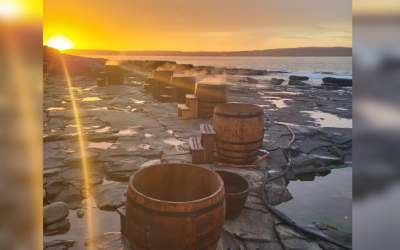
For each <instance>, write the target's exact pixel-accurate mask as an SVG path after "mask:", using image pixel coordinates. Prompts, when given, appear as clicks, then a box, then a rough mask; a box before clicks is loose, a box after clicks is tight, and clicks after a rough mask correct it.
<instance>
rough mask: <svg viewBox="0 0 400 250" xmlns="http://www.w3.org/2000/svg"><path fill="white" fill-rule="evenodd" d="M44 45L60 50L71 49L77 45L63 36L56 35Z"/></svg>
mask: <svg viewBox="0 0 400 250" xmlns="http://www.w3.org/2000/svg"><path fill="white" fill-rule="evenodd" d="M44 44H45V45H47V46H49V47H53V48H56V49H58V50H64V49H71V48H73V47H74V45H75V44H74V42H72V41H71V40H70V39H69V38H67V37H65V36H63V35H54V36H52V37H50V38H49V39H48V40H47V41H46V42H45V43H44Z"/></svg>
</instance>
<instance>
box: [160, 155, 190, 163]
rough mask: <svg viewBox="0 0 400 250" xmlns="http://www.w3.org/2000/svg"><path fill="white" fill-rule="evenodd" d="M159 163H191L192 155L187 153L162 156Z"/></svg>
mask: <svg viewBox="0 0 400 250" xmlns="http://www.w3.org/2000/svg"><path fill="white" fill-rule="evenodd" d="M161 162H163V163H164V162H166V163H191V162H192V155H191V154H189V152H188V153H186V154H177V155H166V154H163V155H162V157H161Z"/></svg>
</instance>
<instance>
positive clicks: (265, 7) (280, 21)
mask: <svg viewBox="0 0 400 250" xmlns="http://www.w3.org/2000/svg"><path fill="white" fill-rule="evenodd" d="M43 6H44V8H43V11H44V13H43V39H44V42H46V41H47V40H48V39H49V38H50V37H52V36H54V35H57V34H58V36H64V37H67V38H68V39H70V40H71V41H72V42H73V44H74V49H102V50H119V51H126V50H174V51H240V50H262V49H274V48H296V47H311V46H317V47H333V46H344V47H351V46H352V1H351V0H334V1H332V0H201V1H193V0H192V1H190V0H168V1H167V0H112V1H110V0H44V2H43Z"/></svg>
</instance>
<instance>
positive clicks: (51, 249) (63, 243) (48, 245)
mask: <svg viewBox="0 0 400 250" xmlns="http://www.w3.org/2000/svg"><path fill="white" fill-rule="evenodd" d="M74 244H75V241H73V240H53V241H44V242H43V250H55V249H57V250H58V248H57V247H63V248H61V249H60V250H67V249H69V248H71V247H72V246H73V245H74Z"/></svg>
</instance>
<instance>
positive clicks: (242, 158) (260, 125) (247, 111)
mask: <svg viewBox="0 0 400 250" xmlns="http://www.w3.org/2000/svg"><path fill="white" fill-rule="evenodd" d="M213 128H214V130H215V132H216V137H215V145H216V147H217V153H218V159H219V160H220V161H221V162H224V163H231V164H238V165H245V164H251V163H253V162H254V161H256V159H257V154H258V149H259V147H260V146H261V143H262V141H263V137H264V110H263V108H262V107H260V106H257V105H253V104H247V103H227V104H220V105H218V106H216V107H215V110H214V118H213Z"/></svg>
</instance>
